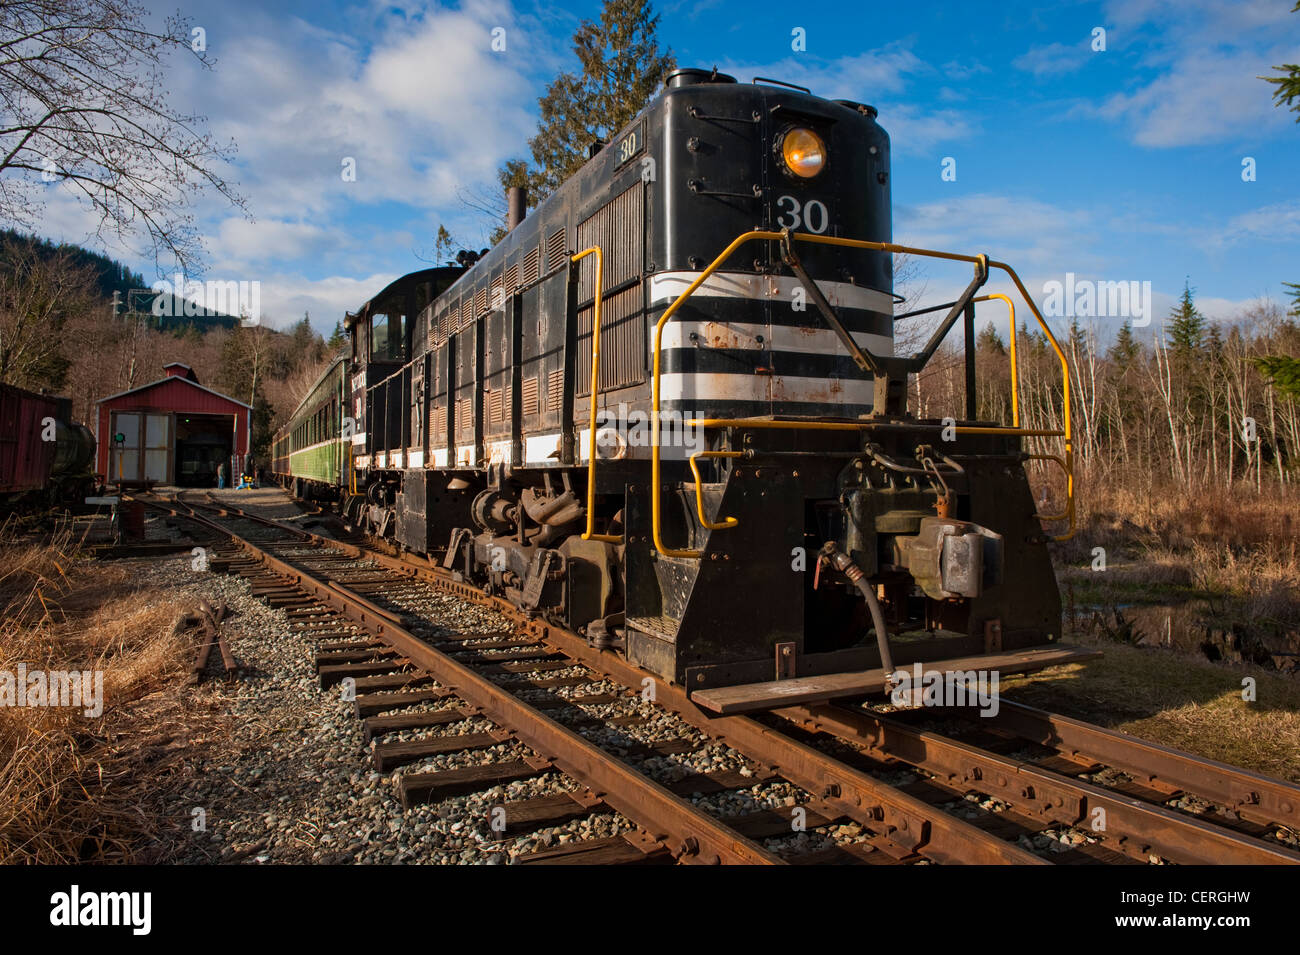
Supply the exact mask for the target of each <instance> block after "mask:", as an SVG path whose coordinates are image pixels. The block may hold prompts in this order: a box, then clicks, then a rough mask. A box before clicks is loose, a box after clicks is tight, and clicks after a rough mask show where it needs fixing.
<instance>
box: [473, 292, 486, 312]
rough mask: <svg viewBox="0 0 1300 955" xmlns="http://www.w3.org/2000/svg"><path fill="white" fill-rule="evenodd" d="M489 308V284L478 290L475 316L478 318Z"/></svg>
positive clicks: (475, 300) (475, 301)
mask: <svg viewBox="0 0 1300 955" xmlns="http://www.w3.org/2000/svg"><path fill="white" fill-rule="evenodd" d="M487 310H488V290H487V286H484V287H483V288H481V289H479V290H478V295H477V296H476V297H475V299H474V317H475V318H478V317H479V316H480V315H482V314H483V313H484V312H486V311H487Z"/></svg>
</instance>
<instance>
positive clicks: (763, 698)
mask: <svg viewBox="0 0 1300 955" xmlns="http://www.w3.org/2000/svg"><path fill="white" fill-rule="evenodd" d="M1098 656H1101V651H1100V650H1093V649H1091V648H1088V647H1071V646H1059V645H1053V646H1045V647H1032V648H1030V649H1027V650H1017V651H1014V652H1011V653H989V654H981V655H979V656H972V657H958V658H956V659H951V660H936V661H934V662H931V663H923V664H920V667H921V673H922V677H921V679H922V680H924V679H926V676H925V675H926V674H929V673H935V674H939V675H940V676H941V675H942V674H944V673H945V672H953V671H957V670H996V671H998V672H999V673H1000V674H1002V675H1003V676H1006V675H1008V674H1012V673H1026V672H1028V671H1031V670H1041V669H1043V668H1044V667H1050V666H1059V665H1060V664H1063V663H1078V662H1079V661H1081V660H1090V659H1092V658H1094V657H1098ZM897 669H905V670H907V671H908V672H909V673H914V672H915V670H914V665H903V666H900V667H898V668H897ZM914 682H915V679H914ZM884 689H885V671H884V670H883V669H879V668H877V669H875V670H863V671H859V672H856V673H831V674H826V675H824V676H804V677H795V678H794V679H790V680H769V681H767V682H765V683H746V684H742V685H740V686H722V687H714V688H712V689H704V690H696V691H694V692H693V693H692V694H691V702H693V703H695V704H696V705H697V706H699V707H701V708H703V709H706V710H709V711H710V712H712V713H719V714H722V715H727V714H731V713H750V712H753V711H755V710H771V709H779V708H780V707H783V706H798V705H800V704H804V703H822V702H825V701H826V700H834V699H837V698H839V697H845V696H871V695H873V694H878V693H882V692H884Z"/></svg>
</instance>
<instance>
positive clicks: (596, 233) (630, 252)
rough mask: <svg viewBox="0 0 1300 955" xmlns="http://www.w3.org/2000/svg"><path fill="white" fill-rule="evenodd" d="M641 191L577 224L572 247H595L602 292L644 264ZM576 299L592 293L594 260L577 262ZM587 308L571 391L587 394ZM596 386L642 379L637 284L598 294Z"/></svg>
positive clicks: (580, 324)
mask: <svg viewBox="0 0 1300 955" xmlns="http://www.w3.org/2000/svg"><path fill="white" fill-rule="evenodd" d="M644 195H645V192H644V188H643V186H642V184H641V183H639V182H638V183H636V184H635V185H633V186H632V187H631V188H630V189H628V190H626V191H625V192H622V193H620V194H619V195H617V196H615V197H614V198H613V199H611V200H610V201H609V202H607V203H605V205H604V206H602V207H601V209H600V210H599V211H598V212H596V214H595V215H593V216H591V217H589V218H588V219H586V220H584V221H583V222H582V223H580V224H579V225H578V247H579V248H580V249H586V248H590V247H591V246H593V245H597V246H600V248H601V250H602V252H603V254H604V259H605V261H604V266H605V268H604V276H603V279H602V281H603V288H604V289H606V290H608V289H611V288H616V287H617V286H619V285H621V284H624V283H626V282H628V281H631V280H633V279H639V278H640V277H641V274H642V269H643V266H644V236H645V205H644ZM578 269H579V271H578V301H579V302H587V301H589V300H590V299H591V298H592V297H593V296H594V295H595V293H596V281H595V280H596V257H595V256H594V255H589V256H587V257H586V258H585V259H583V260H582V261H581V262H580V263H579V264H578ZM592 311H593V310H592V307H591V306H590V305H588V306H587V307H586V308H583V309H582V310H581V311H579V312H578V355H579V360H578V363H577V379H578V380H577V393H578V394H580V395H588V394H591V322H592ZM600 326H601V327H600V387H601V390H602V391H603V390H605V389H607V388H623V387H626V386H628V385H634V384H638V383H639V382H642V381H644V380H645V364H646V333H645V314H644V311H643V309H642V297H641V286H640V284H639V283H638V284H636V285H633V286H631V287H630V288H626V289H624V290H623V291H621V292H617V293H615V294H614V295H610V294H609V293H608V291H606V292H605V294H604V301H603V303H602V306H601V322H600Z"/></svg>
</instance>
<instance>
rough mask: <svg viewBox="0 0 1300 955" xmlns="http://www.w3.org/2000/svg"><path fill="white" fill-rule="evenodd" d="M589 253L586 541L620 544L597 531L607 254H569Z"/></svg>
mask: <svg viewBox="0 0 1300 955" xmlns="http://www.w3.org/2000/svg"><path fill="white" fill-rule="evenodd" d="M589 255H594V256H595V257H596V287H595V292H596V298H595V304H594V305H593V306H592V312H591V430H590V432H589V435H588V441H587V530H586V531H585V532H584V533H583V535H582V539H583V540H585V541H605V542H606V543H609V544H620V543H622V542H623V538H622V537H615V536H613V535H611V534H597V533H596V405H597V399H598V398H599V397H600V298H601V294H602V291H603V290H602V285H601V282H602V276H603V275H604V272H605V255H604V253H603V252H601V251H600V246H598V245H593V246H591V247H590V248H586V249H583V250H582V251H581V252H578V253H577V254H575V255H573V256H570V258H569V261H570V262H574V263H577V262H581V261H582V260H583V259H585V258H586V257H587V256H589Z"/></svg>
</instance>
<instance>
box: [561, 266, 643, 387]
mask: <svg viewBox="0 0 1300 955" xmlns="http://www.w3.org/2000/svg"><path fill="white" fill-rule="evenodd" d="M591 319H592V308H591V306H587V307H586V308H584V309H583V310H582V311H580V312H578V355H579V360H578V363H577V373H578V394H580V395H589V394H591ZM645 362H646V332H645V312H644V311H643V310H642V308H641V286H640V285H633V286H632V287H631V288H627V289H624V290H623V291H621V292H619V293H618V294H617V295H614V296H611V297H610V298H607V299H605V302H604V305H603V306H602V307H601V313H600V390H601V391H605V390H607V389H610V388H624V387H627V386H628V385H635V384H637V383H639V382H641V381H644V380H645Z"/></svg>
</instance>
